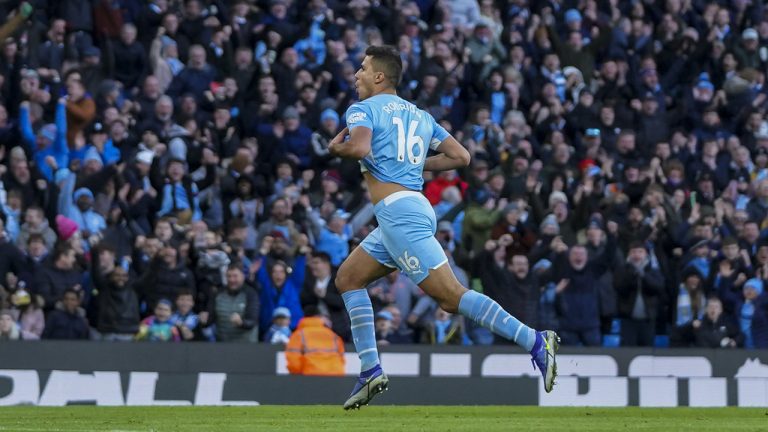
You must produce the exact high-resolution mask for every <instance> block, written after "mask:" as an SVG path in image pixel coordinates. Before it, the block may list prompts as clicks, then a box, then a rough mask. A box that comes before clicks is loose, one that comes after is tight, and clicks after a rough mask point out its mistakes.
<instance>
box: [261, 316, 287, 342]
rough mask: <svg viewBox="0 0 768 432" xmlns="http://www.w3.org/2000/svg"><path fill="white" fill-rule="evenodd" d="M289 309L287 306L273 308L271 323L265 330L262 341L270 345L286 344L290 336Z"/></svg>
mask: <svg viewBox="0 0 768 432" xmlns="http://www.w3.org/2000/svg"><path fill="white" fill-rule="evenodd" d="M290 324H291V311H289V310H288V308H284V307H279V308H275V311H274V312H272V325H271V326H270V327H269V330H267V335H266V336H265V337H264V341H265V342H267V343H270V344H272V345H280V344H282V345H286V344H288V340H289V339H290V337H291V333H292V332H291V328H290Z"/></svg>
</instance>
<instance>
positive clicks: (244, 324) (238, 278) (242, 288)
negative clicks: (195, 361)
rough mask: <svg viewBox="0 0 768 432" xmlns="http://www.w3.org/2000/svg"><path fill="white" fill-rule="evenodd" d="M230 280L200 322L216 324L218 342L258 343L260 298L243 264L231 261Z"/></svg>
mask: <svg viewBox="0 0 768 432" xmlns="http://www.w3.org/2000/svg"><path fill="white" fill-rule="evenodd" d="M226 279H227V286H226V289H224V290H222V291H221V292H220V293H219V294H218V295H217V296H216V299H215V301H214V302H213V303H214V305H213V309H212V310H211V311H209V312H201V313H200V322H201V323H203V324H214V323H215V324H216V340H218V341H225V342H228V341H240V342H256V341H257V337H258V331H259V328H258V325H259V309H260V308H259V297H258V295H257V294H256V291H255V290H254V289H253V288H252V287H251V286H250V285H247V284H246V282H245V276H244V275H243V270H242V268H241V266H240V265H239V264H231V265H230V266H229V267H228V268H227V276H226ZM271 316H272V315H271V314H270V318H271Z"/></svg>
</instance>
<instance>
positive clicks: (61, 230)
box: [56, 215, 80, 241]
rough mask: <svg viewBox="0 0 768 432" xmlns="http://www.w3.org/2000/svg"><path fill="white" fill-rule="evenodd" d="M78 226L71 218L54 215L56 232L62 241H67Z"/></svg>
mask: <svg viewBox="0 0 768 432" xmlns="http://www.w3.org/2000/svg"><path fill="white" fill-rule="evenodd" d="M78 229H80V227H78V226H77V222H75V221H73V220H72V219H70V218H68V217H66V216H62V215H57V216H56V232H57V233H58V234H59V237H60V238H61V239H62V240H63V241H67V240H69V239H70V238H72V236H73V235H75V233H76V232H77V230H78Z"/></svg>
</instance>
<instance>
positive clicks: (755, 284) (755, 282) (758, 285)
mask: <svg viewBox="0 0 768 432" xmlns="http://www.w3.org/2000/svg"><path fill="white" fill-rule="evenodd" d="M747 288H753V289H754V290H755V292H757V295H760V294H762V293H763V281H762V280H760V279H758V278H752V279H749V280H748V281H746V282H744V290H745V291H746V289H747Z"/></svg>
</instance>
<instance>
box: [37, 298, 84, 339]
mask: <svg viewBox="0 0 768 432" xmlns="http://www.w3.org/2000/svg"><path fill="white" fill-rule="evenodd" d="M61 306H62V307H61V309H56V310H53V311H51V312H50V313H49V314H48V319H47V320H46V322H45V330H44V331H43V339H88V337H89V335H90V329H89V328H88V322H87V321H86V320H85V318H84V317H83V315H82V314H81V309H80V295H79V294H78V293H77V291H75V290H73V289H67V290H66V291H64V294H63V295H62V296H61Z"/></svg>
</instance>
